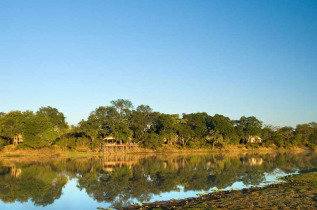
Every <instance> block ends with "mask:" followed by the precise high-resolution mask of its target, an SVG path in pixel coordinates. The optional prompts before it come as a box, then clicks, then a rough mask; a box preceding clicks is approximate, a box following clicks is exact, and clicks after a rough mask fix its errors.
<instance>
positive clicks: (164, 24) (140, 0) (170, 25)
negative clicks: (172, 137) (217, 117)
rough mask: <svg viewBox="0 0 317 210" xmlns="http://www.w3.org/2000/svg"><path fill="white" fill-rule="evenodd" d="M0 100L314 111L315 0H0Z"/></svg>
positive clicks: (72, 108) (63, 106)
mask: <svg viewBox="0 0 317 210" xmlns="http://www.w3.org/2000/svg"><path fill="white" fill-rule="evenodd" d="M0 30H1V32H0V111H4V112H8V111H10V110H27V109H28V110H37V109H38V108H39V107H41V106H48V105H49V106H54V107H56V108H58V109H59V110H60V111H62V112H63V113H64V114H65V115H66V117H67V120H68V122H70V123H71V124H76V123H78V122H79V121H80V120H81V119H83V118H84V119H85V118H87V116H88V115H89V113H90V112H91V111H93V110H94V109H95V108H97V107H98V106H100V105H109V102H110V101H111V100H114V99H118V98H124V99H129V100H131V101H132V102H133V103H134V105H135V106H137V105H139V104H148V105H150V106H151V107H152V108H153V109H154V110H155V111H160V112H165V113H180V114H181V113H183V112H185V113H191V112H201V111H206V112H208V113H209V114H211V115H214V114H215V113H219V114H223V115H226V116H229V117H230V118H232V119H239V118H240V117H241V116H243V115H245V116H250V115H254V116H256V117H258V118H259V119H261V120H262V121H263V122H264V124H273V125H281V126H284V125H292V126H295V125H296V124H298V123H305V122H310V121H317V84H316V83H317V1H314V0H311V1H308V0H307V1H305V0H292V1H289V0H285V1H281V0H257V1H254V0H243V1H240V0H234V1H233V0H232V1H222V0H218V1H216V0H206V1H202V0H173V1H170V0H169V1H167V0H136V1H128V0H124V1H121V0H113V1H106V0H98V1H97V0H93V1H85V0H67V1H64V0H54V1H43V0H37V1H34V0H28V1H25V0H1V1H0Z"/></svg>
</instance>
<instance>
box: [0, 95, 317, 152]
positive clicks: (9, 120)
mask: <svg viewBox="0 0 317 210" xmlns="http://www.w3.org/2000/svg"><path fill="white" fill-rule="evenodd" d="M18 136H19V137H20V136H21V138H22V139H23V143H22V144H19V145H18V147H21V148H22V147H29V148H44V147H48V148H52V147H54V148H61V149H63V150H81V149H82V150H87V148H89V150H95V151H96V150H98V149H100V148H101V146H102V144H103V143H104V139H105V138H106V137H109V136H111V137H113V138H114V139H116V140H117V142H118V143H132V142H133V143H135V144H138V145H140V146H141V147H144V148H151V149H156V148H159V147H162V146H163V145H174V146H175V147H179V148H192V149H199V148H215V147H216V148H222V147H225V146H230V145H239V144H247V145H248V146H252V147H254V146H259V145H262V146H272V145H276V146H277V147H289V146H308V147H311V148H316V146H317V123H316V122H311V123H307V124H299V125H297V126H296V128H293V127H275V126H270V125H263V123H262V121H260V120H259V119H257V118H256V117H254V116H250V117H245V116H242V117H241V118H240V119H239V120H231V119H230V118H229V117H226V116H223V115H219V114H216V115H214V116H210V115H208V114H207V113H206V112H198V113H191V114H185V113H184V114H182V116H180V115H179V114H165V113H160V112H155V111H153V109H152V108H151V107H150V106H148V105H140V106H138V107H137V108H134V107H133V104H132V103H131V101H129V100H124V99H118V100H114V101H111V105H110V106H100V107H98V108H96V109H95V110H94V111H92V112H91V113H90V115H89V117H88V119H87V120H82V121H80V122H79V124H78V125H77V126H69V125H68V123H67V122H66V119H65V116H64V114H63V113H61V112H60V111H59V110H58V109H56V108H52V107H49V106H48V107H41V108H40V109H39V110H38V111H37V112H33V111H25V112H22V111H11V112H9V113H0V149H1V148H3V147H4V146H6V145H10V144H13V143H14V139H15V138H17V137H18ZM250 137H259V138H261V141H260V142H258V143H256V144H254V143H253V144H252V143H250V142H249V141H248V139H250Z"/></svg>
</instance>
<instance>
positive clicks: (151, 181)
mask: <svg viewBox="0 0 317 210" xmlns="http://www.w3.org/2000/svg"><path fill="white" fill-rule="evenodd" d="M316 165H317V155H316V154H315V153H297V154H295V153H270V154H243V155H228V154H212V155H210V154H209V155H175V154H174V155H172V154H169V155H155V156H154V155H152V156H142V155H130V156H120V157H116V156H114V157H107V158H98V157H94V158H57V159H56V158H55V159H54V160H53V159H44V160H43V159H41V160H40V159H34V160H29V159H28V158H11V159H5V160H0V199H1V200H2V201H3V202H5V203H13V202H26V201H28V200H30V199H31V201H32V202H33V203H34V205H36V206H38V205H40V206H46V205H49V204H52V203H53V202H54V201H55V200H56V199H58V198H60V197H61V195H62V189H63V187H64V186H65V184H66V183H67V182H68V179H73V178H75V179H77V182H78V184H77V187H78V188H79V189H80V190H82V189H84V190H85V191H86V192H87V194H88V195H89V196H90V197H91V198H93V199H95V200H97V201H98V202H109V203H112V205H113V206H124V205H128V204H130V203H131V202H132V201H134V200H138V201H139V202H145V201H149V200H150V199H151V198H152V197H153V195H159V194H161V193H165V192H171V191H177V190H179V187H180V186H182V187H183V190H184V191H185V192H186V191H201V190H204V191H208V190H210V189H211V188H213V187H217V188H218V189H224V188H227V187H231V186H232V185H233V184H234V183H235V182H243V183H244V184H245V185H259V184H260V183H263V182H264V181H265V174H266V173H274V172H275V171H276V169H279V170H281V171H282V172H285V173H293V172H295V171H296V170H298V169H301V170H305V169H310V168H314V167H315V166H316Z"/></svg>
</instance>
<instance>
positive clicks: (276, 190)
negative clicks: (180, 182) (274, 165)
mask: <svg viewBox="0 0 317 210" xmlns="http://www.w3.org/2000/svg"><path fill="white" fill-rule="evenodd" d="M282 179H283V180H284V181H285V182H282V183H278V184H270V185H267V186H264V187H251V188H245V189H241V190H228V191H219V192H213V193H209V194H205V195H200V196H199V197H191V198H186V199H181V200H176V199H172V200H169V201H156V202H152V203H143V204H140V205H136V204H135V205H131V206H128V207H123V208H118V209H120V210H136V209H142V210H146V209H218V208H223V209H254V208H256V209H260V208H264V209H280V208H282V209H284V208H287V209H289V208H291V209H293V208H296V209H297V208H300V209H316V208H317V169H314V170H310V171H306V172H305V171H304V172H302V173H300V174H297V175H290V176H286V177H283V178H282ZM101 209H102V208H101ZM104 209H107V208H104Z"/></svg>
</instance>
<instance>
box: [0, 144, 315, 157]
mask: <svg viewBox="0 0 317 210" xmlns="http://www.w3.org/2000/svg"><path fill="white" fill-rule="evenodd" d="M314 151H316V150H314V149H311V148H309V147H290V148H276V147H258V148H247V147H242V146H229V147H226V148H223V149H218V148H217V149H214V150H212V149H187V148H184V149H180V148H175V147H169V146H166V147H163V148H159V149H157V150H149V149H143V148H140V149H139V151H136V152H130V153H124V152H120V151H118V152H116V153H104V152H102V151H98V152H93V151H62V150H58V149H48V148H43V149H17V150H12V148H11V149H10V150H4V151H1V152H0V158H1V157H34V156H37V157H43V156H45V157H47V156H61V157H91V156H103V155H104V154H108V155H110V156H111V155H117V154H127V155H140V154H141V155H143V154H166V153H171V154H172V153H173V154H228V153H230V154H241V153H272V152H314Z"/></svg>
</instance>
